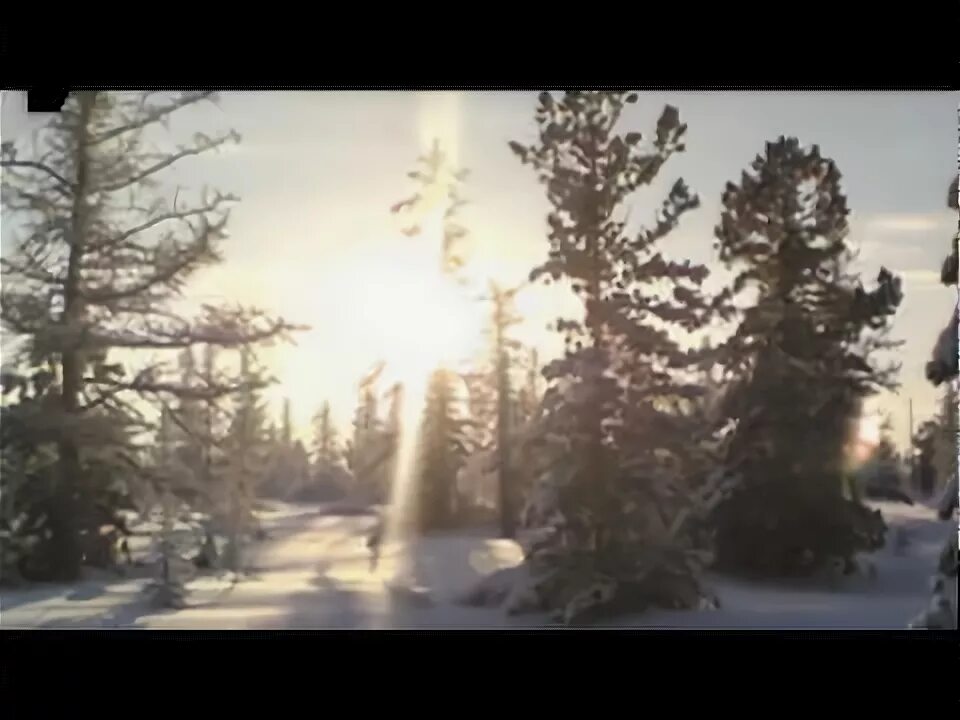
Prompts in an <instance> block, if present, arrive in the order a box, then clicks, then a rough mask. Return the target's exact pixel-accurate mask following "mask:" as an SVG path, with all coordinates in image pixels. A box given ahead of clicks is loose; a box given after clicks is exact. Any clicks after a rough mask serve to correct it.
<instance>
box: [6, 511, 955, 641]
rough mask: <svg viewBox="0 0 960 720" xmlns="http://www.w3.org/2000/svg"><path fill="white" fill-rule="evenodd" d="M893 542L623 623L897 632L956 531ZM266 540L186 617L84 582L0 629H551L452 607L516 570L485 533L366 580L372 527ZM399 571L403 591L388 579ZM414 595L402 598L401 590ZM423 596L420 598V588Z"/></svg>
mask: <svg viewBox="0 0 960 720" xmlns="http://www.w3.org/2000/svg"><path fill="white" fill-rule="evenodd" d="M879 507H881V510H882V511H883V512H884V515H885V517H886V519H887V522H888V523H889V524H890V526H891V528H892V531H891V535H893V534H896V533H903V537H905V538H906V542H905V543H902V544H900V545H899V546H898V544H897V543H894V542H890V543H888V547H886V548H884V549H883V550H881V551H880V552H879V553H877V554H875V555H874V556H872V558H871V561H872V562H873V563H874V565H875V566H876V568H877V576H876V578H869V577H854V578H846V579H843V580H841V581H835V582H834V583H833V584H831V583H829V582H826V581H822V582H819V583H817V582H813V581H808V582H805V583H795V584H793V585H786V584H784V583H778V584H776V585H773V584H759V583H747V582H742V581H736V580H731V579H730V578H724V577H713V578H711V579H710V584H711V587H712V589H714V590H715V591H716V592H717V594H718V595H719V597H720V600H721V603H722V607H721V609H720V610H716V611H705V612H688V611H677V612H674V611H650V612H648V613H645V614H643V615H639V616H636V617H631V618H621V619H620V620H619V621H618V622H617V623H615V624H612V625H617V626H626V625H629V626H633V627H658V628H670V627H685V628H733V627H740V628H892V629H893V628H896V629H901V628H903V627H904V626H905V625H906V623H907V622H908V621H909V620H910V618H912V617H913V616H914V615H915V614H916V613H917V612H919V611H920V610H921V609H922V608H923V607H924V606H925V605H926V602H927V598H928V592H929V585H928V583H929V579H930V576H931V573H932V572H933V568H934V566H935V564H936V558H937V555H938V553H939V551H940V549H941V547H942V543H943V541H944V538H945V537H946V536H947V535H948V534H949V533H951V532H952V533H954V534H955V533H956V525H955V524H951V523H943V522H937V521H936V520H935V518H934V515H933V513H932V511H931V510H930V509H928V508H926V507H923V506H914V507H908V506H905V505H898V504H882V505H880V506H879ZM263 520H264V524H265V526H266V527H268V528H269V530H270V539H269V540H267V541H265V542H262V543H259V544H258V545H256V546H255V547H254V548H253V555H252V557H251V563H250V564H251V565H252V566H253V572H252V573H251V576H250V577H248V578H245V579H244V580H242V581H241V582H239V583H237V584H235V585H231V584H230V583H228V582H226V580H225V579H218V578H215V577H201V578H198V579H197V580H195V581H194V582H192V583H191V584H190V585H189V589H190V595H189V602H190V607H188V608H186V609H184V610H181V611H177V612H172V611H171V612H162V611H160V612H158V611H157V610H155V609H153V608H151V607H150V606H149V605H148V604H147V603H146V602H145V601H144V600H143V598H142V597H141V595H140V593H141V592H142V589H143V587H144V586H145V585H146V583H147V581H146V580H144V579H139V580H118V579H116V578H101V579H99V580H97V579H92V580H89V581H86V582H84V583H81V584H79V585H77V586H74V587H70V588H64V587H58V586H37V587H33V588H28V589H25V590H17V591H2V594H0V627H3V628H12V627H50V628H62V627H73V628H78V627H83V628H90V627H100V628H103V627H108V628H109V627H138V628H152V629H311V628H312V629H350V628H417V629H419V628H424V629H426V628H456V627H460V628H491V627H505V626H506V627H524V626H526V627H529V626H531V625H541V626H542V625H544V624H548V623H547V621H546V620H545V618H540V617H536V616H524V617H521V618H508V617H506V616H505V615H504V613H503V612H502V611H501V610H498V609H489V610H487V609H476V608H467V607H461V606H459V605H457V604H456V603H455V602H454V601H453V599H454V597H455V596H457V595H459V594H460V593H462V592H463V591H464V590H465V589H466V588H468V587H470V586H471V585H472V584H473V583H474V582H476V581H477V580H478V579H479V578H480V577H482V576H483V575H485V574H487V573H489V572H492V571H494V570H497V569H499V568H504V567H510V566H512V565H515V564H516V563H517V562H519V560H520V550H519V548H518V547H517V546H516V545H515V544H514V543H512V542H509V541H502V540H493V539H490V538H489V537H484V536H483V535H482V534H481V533H475V534H469V533H459V534H457V535H448V536H437V537H429V538H423V539H420V540H418V541H417V542H416V543H415V544H414V545H406V546H395V547H388V548H385V549H384V553H383V558H382V559H381V562H380V566H379V567H378V569H377V571H376V572H370V568H369V554H368V551H367V548H366V546H365V543H364V540H365V533H366V531H367V529H368V528H369V527H370V526H371V523H372V522H373V520H372V518H371V517H370V516H364V515H352V516H344V515H334V514H329V510H327V511H326V512H325V511H324V510H323V509H321V508H318V507H313V508H308V507H301V508H297V507H290V506H288V507H286V508H283V509H281V510H278V511H277V512H275V513H272V514H270V513H267V514H264V516H263ZM403 560H406V562H407V564H405V565H404V567H406V568H407V571H406V573H405V576H406V577H409V578H410V580H409V581H408V583H407V584H405V585H404V587H402V588H397V585H396V583H395V581H394V580H393V578H394V576H395V574H396V572H397V571H398V569H399V568H400V563H401V561H403ZM411 585H412V586H413V587H414V589H413V590H411V589H404V588H407V587H409V586H411ZM417 588H420V589H417Z"/></svg>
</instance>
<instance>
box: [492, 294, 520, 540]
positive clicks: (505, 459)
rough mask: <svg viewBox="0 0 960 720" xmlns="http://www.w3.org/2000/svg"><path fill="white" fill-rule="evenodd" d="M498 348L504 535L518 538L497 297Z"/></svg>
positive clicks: (502, 331) (500, 306)
mask: <svg viewBox="0 0 960 720" xmlns="http://www.w3.org/2000/svg"><path fill="white" fill-rule="evenodd" d="M495 300H496V317H495V324H496V332H497V338H496V347H497V467H498V472H497V480H498V482H499V495H500V503H499V505H500V536H501V537H503V538H507V539H513V538H514V536H515V535H516V511H515V510H514V507H513V484H514V483H513V467H512V458H511V457H510V376H509V374H508V359H507V350H506V338H505V337H504V335H505V333H506V324H507V318H506V313H505V307H504V303H505V301H506V298H505V297H504V296H503V295H502V294H499V293H498V294H497V296H496V298H495Z"/></svg>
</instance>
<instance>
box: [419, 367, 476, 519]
mask: <svg viewBox="0 0 960 720" xmlns="http://www.w3.org/2000/svg"><path fill="white" fill-rule="evenodd" d="M456 377H457V376H456V374H455V373H453V372H452V371H450V370H445V369H439V370H435V371H434V372H433V374H432V375H431V376H430V380H429V382H428V384H427V391H426V402H425V405H424V411H423V421H422V423H421V427H420V436H419V439H420V442H419V448H418V450H419V452H418V455H417V467H418V473H417V475H418V478H419V483H418V485H417V489H418V492H417V497H418V499H419V503H418V507H417V508H416V523H417V526H418V527H419V528H420V529H421V530H435V529H440V528H445V527H449V526H450V525H451V524H452V523H453V520H454V514H455V512H456V507H457V506H456V503H457V496H456V480H457V474H458V472H459V471H460V468H461V467H463V463H464V460H465V458H466V456H467V453H468V445H467V440H466V433H465V431H464V427H465V420H464V418H463V417H462V416H461V414H460V413H458V411H457V404H458V403H457V399H456V397H455V380H456Z"/></svg>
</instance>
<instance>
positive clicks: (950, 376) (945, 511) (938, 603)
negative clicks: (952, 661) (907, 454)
mask: <svg viewBox="0 0 960 720" xmlns="http://www.w3.org/2000/svg"><path fill="white" fill-rule="evenodd" d="M958 181H960V177H957V178H954V181H953V183H952V184H951V185H950V189H949V190H948V191H947V206H948V207H949V208H950V209H951V210H954V211H956V210H960V202H958V188H957V185H958ZM958 239H960V232H957V233H956V234H955V235H954V236H953V248H952V251H951V253H950V254H949V255H948V256H947V258H946V260H944V262H943V266H942V268H941V271H940V281H941V282H942V283H943V284H944V285H948V286H951V287H953V288H956V287H957V281H958V272H957V270H958V266H960V254H958V249H957V245H958V242H957V241H958ZM958 317H960V305H958V304H957V303H956V302H955V303H954V307H953V313H952V314H951V317H950V320H948V321H947V326H946V328H945V329H944V330H943V332H942V333H941V334H940V337H939V338H937V343H936V345H935V346H934V348H933V357H932V358H931V359H930V362H929V363H927V368H926V375H927V379H928V380H929V381H930V382H931V383H933V385H934V386H938V385H942V384H943V383H949V385H950V386H951V387H952V394H953V395H954V397H955V396H956V386H957V382H958V380H957V378H958V375H960V367H958V353H960V341H958V338H957V320H958ZM949 394H950V393H948V396H949ZM955 412H956V407H955V406H954V407H953V408H951V413H950V414H951V415H953V414H954V413H955ZM954 422H956V421H955V420H954ZM954 453H956V446H954ZM954 461H956V454H954ZM958 493H960V478H958V475H957V471H956V463H955V462H954V464H953V473H952V475H951V476H950V477H949V479H948V480H947V483H946V487H945V488H944V491H943V495H942V496H941V498H940V503H939V507H938V508H937V511H938V514H939V516H940V519H941V520H954V521H955V520H956V512H957V505H958V500H960V498H958ZM956 532H957V527H956V524H954V525H953V528H952V531H951V532H950V534H949V536H948V537H947V541H946V543H944V546H943V550H942V551H941V552H940V561H939V563H938V564H937V571H936V574H935V575H934V578H933V593H932V595H931V597H930V603H929V605H928V606H927V609H926V610H924V611H923V612H922V613H920V615H918V616H917V617H916V618H914V620H913V621H912V622H911V623H910V627H912V628H916V629H929V630H956V629H957V569H958V560H957V535H956Z"/></svg>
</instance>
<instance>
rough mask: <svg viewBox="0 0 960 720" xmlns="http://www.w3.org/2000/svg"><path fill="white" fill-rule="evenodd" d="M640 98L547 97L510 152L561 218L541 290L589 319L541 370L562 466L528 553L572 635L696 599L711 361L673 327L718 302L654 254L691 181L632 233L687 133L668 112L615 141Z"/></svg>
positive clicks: (554, 223) (540, 589)
mask: <svg viewBox="0 0 960 720" xmlns="http://www.w3.org/2000/svg"><path fill="white" fill-rule="evenodd" d="M637 99H638V98H637V95H635V94H632V93H623V92H567V93H565V94H564V96H563V97H562V98H561V99H557V98H555V97H554V96H553V95H551V94H550V93H542V94H541V95H540V100H539V105H538V107H537V110H536V120H537V124H538V126H539V130H540V138H539V142H538V143H537V144H535V145H532V146H529V147H527V146H524V145H522V144H520V143H516V142H513V143H511V144H510V145H511V148H512V149H513V151H514V152H515V153H516V154H517V155H518V156H519V157H520V159H521V160H522V161H523V162H524V163H525V164H529V165H531V166H532V167H533V168H534V169H535V170H536V171H537V173H538V176H539V178H540V180H541V181H542V182H543V183H544V184H545V185H546V190H547V197H548V199H549V201H550V204H551V205H552V209H551V211H550V214H549V216H548V219H547V221H548V225H549V227H550V233H549V243H550V252H549V258H548V260H547V261H546V262H545V263H544V264H543V265H542V266H540V267H539V268H537V269H535V270H534V272H533V273H532V275H531V278H532V279H536V278H537V277H541V276H544V275H546V276H549V277H550V278H552V279H554V280H560V279H564V280H566V281H568V282H569V283H570V286H571V288H572V290H573V292H574V293H575V294H576V296H577V297H578V298H579V299H580V301H581V302H582V305H583V309H584V317H583V319H582V320H581V319H579V318H575V319H568V320H561V321H559V322H558V324H557V326H558V330H559V331H560V332H562V333H563V334H564V336H565V339H566V344H567V350H566V353H565V355H564V357H563V358H561V359H559V360H556V361H554V362H552V363H551V364H550V365H548V366H547V367H546V369H545V371H544V376H545V377H546V378H547V380H548V382H549V388H548V390H547V394H546V397H545V398H544V411H545V417H544V422H545V430H546V432H547V433H548V435H549V437H550V438H552V449H551V450H552V454H553V462H554V466H553V469H552V472H551V473H550V474H549V475H548V476H547V477H545V478H544V485H543V486H542V488H541V489H542V492H543V493H544V494H546V495H547V496H548V497H550V498H552V499H551V500H550V501H549V502H548V503H547V510H548V513H547V517H545V518H543V522H544V523H545V524H546V527H545V529H544V532H543V535H542V540H541V541H540V542H539V543H538V544H535V545H534V546H533V547H532V548H531V549H530V550H529V552H528V554H527V562H528V564H529V566H530V568H531V570H532V571H533V577H534V581H533V583H534V584H533V590H534V592H533V595H532V597H533V598H535V601H534V604H535V605H544V606H547V607H550V608H553V609H556V610H557V611H558V615H559V616H560V617H561V618H562V619H563V620H565V621H566V622H572V621H574V620H576V619H579V618H581V617H584V616H588V615H590V614H592V613H595V612H599V611H603V610H607V611H612V610H614V609H616V608H618V607H621V608H622V607H625V606H645V605H647V604H649V603H665V604H668V605H674V604H681V605H687V606H689V605H694V604H697V603H698V602H699V601H700V600H701V598H702V594H701V589H700V586H699V582H698V580H697V577H696V570H697V567H698V566H697V563H698V560H697V556H696V554H695V553H694V552H693V550H692V548H689V547H688V545H687V542H686V537H685V531H684V515H683V514H682V512H683V511H684V510H685V507H684V505H685V502H684V497H685V490H686V484H687V482H688V481H689V478H687V477H685V473H686V472H687V471H688V470H689V468H688V467H687V462H686V460H685V458H686V456H687V446H688V445H689V441H690V437H691V434H692V432H691V424H692V422H691V420H690V419H689V418H688V417H687V415H686V414H685V408H686V406H687V405H689V403H690V402H691V401H692V400H694V399H695V398H696V397H697V396H698V394H699V390H698V388H697V386H696V384H695V382H694V371H695V370H696V366H697V363H706V362H707V361H708V359H709V358H708V357H707V356H706V354H705V353H699V352H697V351H695V350H685V349H684V348H682V347H681V346H680V345H679V344H678V342H677V341H676V340H675V339H674V337H673V336H672V335H671V334H670V333H668V331H667V328H668V327H670V326H673V327H676V328H678V329H686V330H693V329H697V328H699V327H701V326H702V325H703V324H704V323H706V322H707V321H709V320H710V319H711V318H712V317H713V315H714V313H715V311H716V310H718V309H721V308H722V307H723V303H722V298H717V299H714V300H709V299H707V298H706V297H705V296H704V295H703V293H702V292H701V291H700V289H699V286H700V285H701V283H702V282H703V280H704V278H705V277H706V275H707V270H706V268H704V267H701V266H695V265H691V264H690V263H689V262H685V263H675V262H672V261H669V260H667V259H665V258H664V256H663V255H662V254H661V253H660V252H658V250H657V247H658V244H659V242H660V241H661V240H662V239H663V238H664V237H665V236H666V235H667V234H668V233H669V232H670V231H671V230H673V229H674V228H675V227H676V225H677V222H678V221H679V218H680V216H681V215H682V214H683V213H684V212H686V211H688V210H690V209H693V208H695V207H696V206H697V204H698V200H697V198H696V196H695V195H694V194H692V193H691V192H690V191H689V189H688V188H687V186H686V184H685V183H684V182H683V181H682V180H678V181H676V182H675V183H674V184H673V186H672V188H671V190H670V192H669V196H668V198H667V199H666V201H665V202H664V203H663V205H662V207H661V209H660V212H659V214H658V216H657V218H656V225H655V227H653V228H652V229H647V230H642V231H640V232H639V233H638V234H636V235H632V236H631V235H629V234H628V231H627V223H626V219H625V214H624V211H623V208H624V204H625V202H626V201H627V200H628V198H629V197H630V195H631V194H632V193H633V192H634V191H635V190H637V189H638V188H640V187H641V186H644V185H648V184H649V183H650V182H652V181H653V179H654V177H655V176H656V175H657V173H658V172H659V170H660V169H661V168H662V167H663V165H664V163H665V162H666V161H667V160H668V159H669V158H670V157H671V156H672V155H674V154H675V153H676V152H680V151H682V150H683V149H684V142H683V138H684V135H685V132H686V126H685V125H684V124H682V123H681V122H680V118H679V113H678V111H677V110H676V108H674V107H671V106H667V107H666V108H665V109H664V111H663V113H662V114H661V116H660V119H659V121H658V123H657V129H656V133H655V136H654V137H653V140H652V142H651V143H648V144H647V145H646V146H645V145H644V144H643V143H642V140H643V138H642V136H641V134H640V133H636V132H629V133H626V134H624V135H621V134H619V133H617V132H616V130H615V127H616V125H617V123H618V121H619V119H620V116H621V114H622V112H623V110H624V108H625V107H626V106H627V105H629V104H631V103H633V102H635V101H636V100H637ZM664 288H666V292H665V293H664V295H663V296H661V295H660V292H663V291H664Z"/></svg>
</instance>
